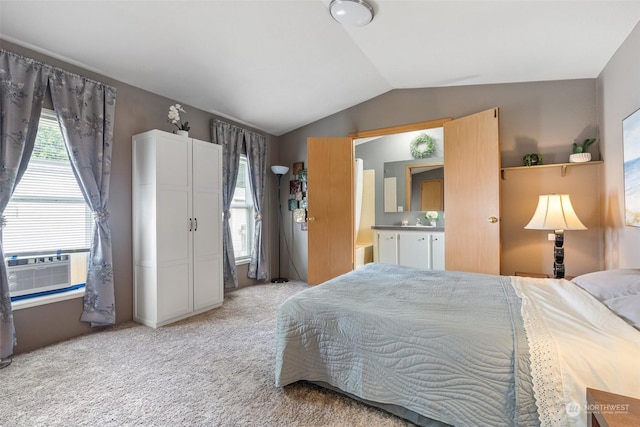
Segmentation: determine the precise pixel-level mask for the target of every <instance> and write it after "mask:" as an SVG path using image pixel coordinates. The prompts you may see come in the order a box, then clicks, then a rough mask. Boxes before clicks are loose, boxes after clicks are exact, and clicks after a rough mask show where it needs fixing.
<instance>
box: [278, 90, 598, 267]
mask: <svg viewBox="0 0 640 427" xmlns="http://www.w3.org/2000/svg"><path fill="white" fill-rule="evenodd" d="M596 106H597V102H596V81H595V79H580V80H564V81H549V82H536V83H510V84H495V85H478V86H459V87H444V88H426V89H402V90H393V91H390V92H388V93H385V94H383V95H380V96H378V97H376V98H373V99H371V100H369V101H366V102H364V103H362V104H359V105H356V106H354V107H352V108H349V109H347V110H344V111H341V112H339V113H336V114H333V115H331V116H329V117H326V118H324V119H322V120H319V121H317V122H314V123H311V124H309V125H307V126H304V127H302V128H300V129H296V130H295V131H292V132H290V133H288V134H286V135H282V136H281V137H279V138H278V150H279V158H280V161H281V162H282V163H283V164H286V165H291V164H292V163H293V162H294V161H306V157H307V149H306V139H307V137H314V136H315V137H319V136H346V135H347V134H349V133H351V132H357V131H365V130H371V129H377V128H382V127H390V126H397V125H403V124H409V123H416V122H421V121H426V120H436V119H440V118H445V117H452V118H459V117H463V116H466V115H469V114H473V113H476V112H479V111H483V110H487V109H490V108H493V107H498V108H500V137H501V158H502V166H504V167H507V166H518V165H521V164H522V157H523V156H524V155H525V154H527V153H531V152H539V153H541V154H542V155H543V158H544V162H545V163H561V162H566V161H568V157H569V154H570V153H571V144H572V143H573V142H574V141H582V140H583V139H584V138H587V137H597V136H598V128H597V113H596ZM598 149H599V144H594V145H592V146H591V149H590V151H591V152H592V154H594V160H595V159H598V158H599V155H598ZM365 167H366V166H365ZM283 196H284V195H283ZM309 201H310V203H313V183H310V191H309ZM445 203H446V201H445ZM284 222H285V225H284V229H285V231H286V233H287V235H286V238H287V241H288V244H289V245H290V247H291V253H292V259H293V261H294V262H295V265H296V268H297V269H298V271H299V272H300V275H301V276H302V277H303V278H304V277H306V271H307V268H306V266H307V232H306V231H301V230H300V228H299V227H295V226H292V224H291V216H290V215H287V214H286V213H285V215H284ZM541 250H542V249H541ZM284 259H286V253H284V252H283V271H285V272H286V274H288V275H289V276H294V277H295V272H294V271H293V269H292V268H291V266H289V268H288V269H287V270H285V268H286V265H285V263H284Z"/></svg>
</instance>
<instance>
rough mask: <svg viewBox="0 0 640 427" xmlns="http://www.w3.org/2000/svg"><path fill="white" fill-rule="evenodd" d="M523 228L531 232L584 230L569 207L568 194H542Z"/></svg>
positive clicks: (570, 206) (571, 207)
mask: <svg viewBox="0 0 640 427" xmlns="http://www.w3.org/2000/svg"><path fill="white" fill-rule="evenodd" d="M524 228H528V229H533V230H586V229H587V227H585V226H584V224H583V223H582V222H581V221H580V219H579V218H578V215H576V213H575V211H574V210H573V206H572V205H571V199H570V198H569V195H568V194H544V195H541V196H540V197H539V199H538V207H537V208H536V211H535V212H534V214H533V217H532V218H531V221H529V224H527V225H526V226H525V227H524Z"/></svg>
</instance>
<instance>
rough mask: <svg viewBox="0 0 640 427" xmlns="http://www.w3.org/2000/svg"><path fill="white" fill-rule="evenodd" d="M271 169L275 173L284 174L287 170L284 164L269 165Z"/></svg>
mask: <svg viewBox="0 0 640 427" xmlns="http://www.w3.org/2000/svg"><path fill="white" fill-rule="evenodd" d="M271 171H272V172H273V173H275V174H276V175H284V174H285V173H287V172H289V168H288V167H286V166H278V165H274V166H271Z"/></svg>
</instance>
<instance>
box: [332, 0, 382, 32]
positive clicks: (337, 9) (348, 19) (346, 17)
mask: <svg viewBox="0 0 640 427" xmlns="http://www.w3.org/2000/svg"><path fill="white" fill-rule="evenodd" d="M329 11H330V12H331V16H333V19H335V20H336V21H338V22H339V23H341V24H342V25H350V26H354V27H364V26H365V25H367V24H368V23H369V22H371V20H372V19H373V8H372V7H371V6H369V4H368V3H367V2H366V1H364V0H332V1H331V4H330V5H329Z"/></svg>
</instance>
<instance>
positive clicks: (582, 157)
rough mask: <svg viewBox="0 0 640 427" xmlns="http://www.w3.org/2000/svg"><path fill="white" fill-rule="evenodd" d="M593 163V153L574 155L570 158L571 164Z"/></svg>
mask: <svg viewBox="0 0 640 427" xmlns="http://www.w3.org/2000/svg"><path fill="white" fill-rule="evenodd" d="M590 161H591V153H574V154H572V155H570V156H569V163H584V162H590Z"/></svg>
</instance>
